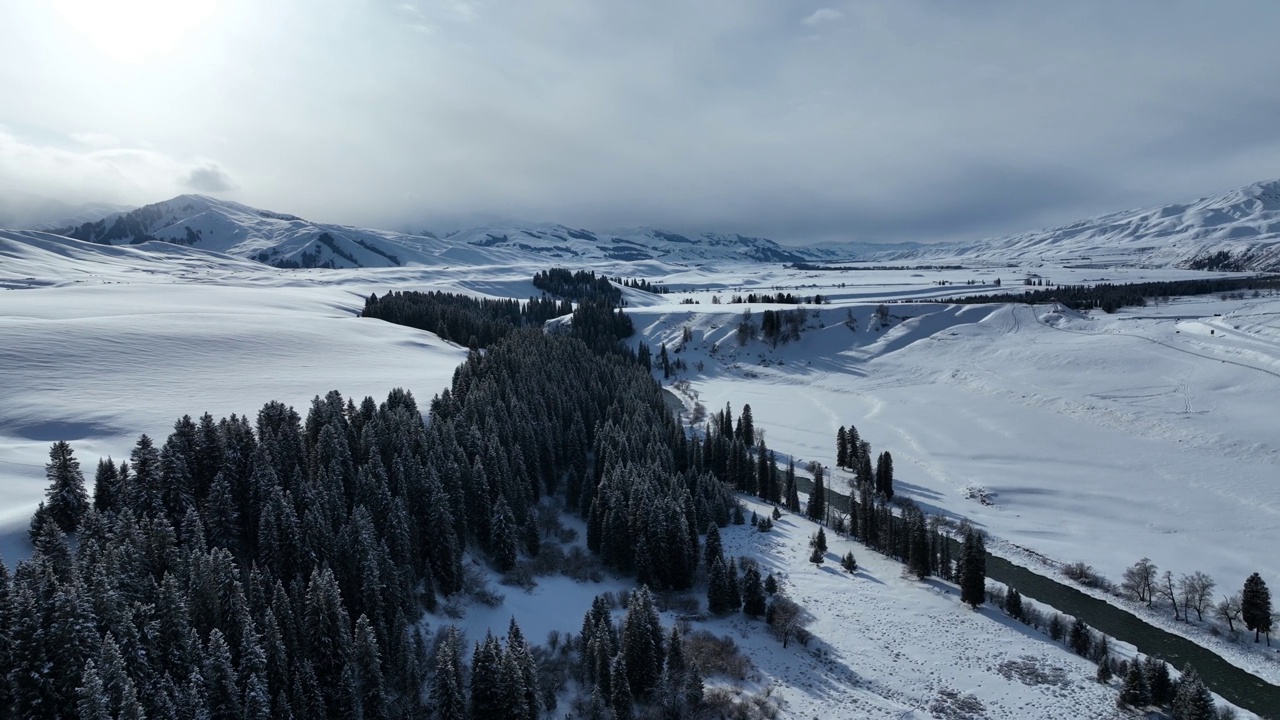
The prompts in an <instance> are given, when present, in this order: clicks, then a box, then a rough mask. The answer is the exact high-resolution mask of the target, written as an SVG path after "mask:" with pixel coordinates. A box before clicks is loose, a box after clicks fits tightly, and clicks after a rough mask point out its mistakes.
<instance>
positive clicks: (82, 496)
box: [44, 440, 89, 533]
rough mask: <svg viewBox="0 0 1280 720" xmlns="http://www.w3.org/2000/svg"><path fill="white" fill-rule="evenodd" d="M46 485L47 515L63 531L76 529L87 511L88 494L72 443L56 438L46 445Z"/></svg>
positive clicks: (68, 531) (69, 531) (67, 531)
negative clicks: (48, 445) (47, 452)
mask: <svg viewBox="0 0 1280 720" xmlns="http://www.w3.org/2000/svg"><path fill="white" fill-rule="evenodd" d="M44 472H45V477H46V478H48V480H49V487H48V489H46V490H45V498H46V500H45V508H46V509H47V510H48V512H49V517H50V518H51V519H52V520H53V522H55V523H57V524H58V527H59V528H61V529H62V532H64V533H72V532H75V531H76V529H78V528H79V527H80V521H81V520H83V519H84V515H85V513H87V512H88V511H89V493H88V491H86V490H85V487H84V474H83V473H82V472H80V461H79V460H76V456H75V452H74V451H72V449H71V445H70V444H69V443H67V442H66V441H64V440H59V441H58V442H55V443H54V444H53V447H51V448H49V464H47V465H45V468H44Z"/></svg>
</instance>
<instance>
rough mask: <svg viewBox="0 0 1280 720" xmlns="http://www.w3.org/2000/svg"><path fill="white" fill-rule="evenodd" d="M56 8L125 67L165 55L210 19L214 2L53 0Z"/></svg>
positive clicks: (90, 39) (102, 51)
mask: <svg viewBox="0 0 1280 720" xmlns="http://www.w3.org/2000/svg"><path fill="white" fill-rule="evenodd" d="M53 6H54V8H55V9H56V10H57V11H58V14H59V15H61V16H62V17H63V18H64V19H65V20H66V21H67V22H68V23H70V24H71V26H72V27H74V28H75V29H76V30H77V31H79V32H80V33H81V34H82V35H84V36H85V38H86V39H87V40H88V41H89V43H90V44H91V45H92V46H93V47H94V48H95V49H97V50H98V51H99V52H101V53H102V54H103V55H106V56H107V57H109V58H111V59H113V60H116V61H119V62H126V63H136V62H142V61H144V60H147V59H150V58H153V57H156V56H161V55H167V54H169V53H171V52H173V51H174V50H177V49H178V48H180V47H181V46H182V44H183V42H184V41H185V40H186V39H187V35H188V33H190V32H191V31H192V30H193V29H195V28H196V27H197V26H198V25H199V24H200V23H202V22H204V21H205V20H207V19H208V18H209V17H211V16H212V15H213V13H214V11H215V10H217V7H218V2H217V0H54V2H53Z"/></svg>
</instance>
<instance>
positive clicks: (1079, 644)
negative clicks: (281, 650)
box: [1067, 618, 1093, 657]
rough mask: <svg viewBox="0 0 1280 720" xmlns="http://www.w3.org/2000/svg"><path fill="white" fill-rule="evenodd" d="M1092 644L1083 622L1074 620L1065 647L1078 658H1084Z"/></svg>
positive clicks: (1077, 619)
mask: <svg viewBox="0 0 1280 720" xmlns="http://www.w3.org/2000/svg"><path fill="white" fill-rule="evenodd" d="M1092 644H1093V638H1092V637H1091V636H1090V634H1089V626H1088V625H1085V623H1084V621H1083V620H1081V619H1080V618H1076V619H1075V621H1074V622H1072V623H1071V631H1070V633H1069V634H1068V636H1067V645H1069V646H1070V647H1071V650H1072V651H1073V652H1075V654H1077V655H1079V656H1080V657H1086V656H1088V654H1089V648H1090V647H1091V646H1092Z"/></svg>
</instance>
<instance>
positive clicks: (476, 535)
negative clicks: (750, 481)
mask: <svg viewBox="0 0 1280 720" xmlns="http://www.w3.org/2000/svg"><path fill="white" fill-rule="evenodd" d="M468 332H470V330H468ZM615 342H616V340H615ZM426 415H427V417H426V420H425V421H424V419H423V414H422V412H421V409H420V408H419V407H418V405H417V403H416V401H415V399H414V397H413V396H412V395H411V394H409V393H408V392H406V391H403V390H394V391H392V392H391V393H390V394H389V395H388V397H387V398H386V400H385V401H383V402H381V403H376V402H375V401H374V400H372V399H370V398H366V399H364V400H363V401H362V402H360V403H356V402H354V401H353V400H350V399H345V398H343V397H342V396H341V395H340V394H338V393H337V392H330V393H329V394H327V395H325V396H324V397H316V398H315V399H314V400H313V402H312V405H311V407H310V409H309V411H308V412H307V414H306V417H305V418H304V417H302V416H301V415H299V414H298V413H297V412H295V411H294V410H293V409H292V408H289V407H286V406H284V405H282V404H280V403H277V402H271V403H268V404H266V405H264V406H263V407H262V409H261V410H260V411H259V412H258V413H257V416H256V417H253V418H250V417H248V416H236V415H233V416H231V417H227V418H222V419H215V418H213V417H211V416H209V415H207V414H206V415H204V416H202V417H201V418H199V419H198V420H193V419H192V418H190V417H186V416H184V417H183V418H181V419H180V420H178V421H177V422H176V423H175V425H174V427H173V430H172V433H171V434H169V435H168V437H167V438H165V439H164V440H163V441H153V440H152V439H151V438H150V437H148V436H147V435H143V436H141V437H140V438H139V439H138V442H137V444H136V446H135V447H134V449H133V451H132V453H131V455H130V457H129V458H128V459H127V460H125V461H121V462H114V461H113V460H111V459H106V460H103V461H101V462H100V463H99V465H98V467H97V470H96V484H95V487H94V490H93V495H92V498H90V497H89V496H88V494H87V493H86V492H85V489H84V488H85V485H84V481H83V477H82V472H81V470H80V468H79V461H78V460H77V459H76V458H75V456H74V453H73V452H72V451H71V449H70V447H69V446H68V445H67V444H65V443H58V444H55V446H54V448H53V449H52V450H51V455H50V463H49V466H48V473H49V477H50V488H49V493H48V500H47V502H46V503H45V504H44V505H42V507H41V509H40V510H39V511H38V512H37V513H36V516H35V517H34V518H33V521H32V526H31V536H32V541H33V545H34V551H33V554H32V556H31V558H30V559H28V560H25V561H23V562H21V563H19V564H18V566H17V568H16V570H15V571H14V572H13V574H12V577H10V575H9V574H8V572H7V570H4V569H3V565H0V679H3V684H2V685H0V707H3V708H6V709H7V710H6V712H3V713H0V714H2V715H4V716H5V717H23V718H76V717H79V718H117V717H119V718H125V717H127V718H143V717H150V718H168V717H184V718H202V717H208V718H218V719H222V718H231V719H237V720H238V719H240V718H246V719H247V718H268V717H271V718H289V717H297V718H321V717H334V718H337V717H342V718H351V717H365V718H384V717H385V718H399V717H424V716H426V715H427V713H428V712H429V711H431V710H434V711H435V712H436V714H437V715H439V716H440V717H463V716H464V715H463V714H458V713H455V712H454V710H453V709H456V708H463V709H465V707H464V705H462V704H459V703H464V702H470V701H469V700H467V699H466V697H467V693H464V692H463V691H462V690H461V685H460V684H459V682H460V680H459V678H460V677H461V664H460V662H461V661H458V663H455V664H450V663H451V662H452V661H451V660H449V657H452V656H453V655H460V652H461V649H460V648H457V647H453V648H449V647H448V646H447V645H448V644H447V642H445V641H440V640H437V641H436V642H429V641H428V639H427V638H426V636H425V635H424V634H423V633H422V632H421V631H420V630H418V629H417V628H418V624H417V621H418V620H419V618H420V617H421V616H422V614H423V612H424V611H429V610H432V609H435V608H436V607H437V604H438V603H440V602H441V600H442V599H444V598H448V597H450V596H452V595H455V594H457V593H459V592H460V591H461V590H462V589H463V585H464V573H465V572H466V569H465V568H464V552H465V551H467V550H470V552H471V554H472V555H474V556H477V557H480V558H482V559H484V560H486V561H487V562H488V563H489V564H490V565H491V567H493V568H494V569H495V570H498V571H503V570H507V569H509V568H510V567H511V566H512V565H513V564H515V563H516V562H517V561H519V560H520V559H521V558H529V557H532V556H536V555H537V554H538V553H539V550H540V543H541V533H540V530H539V524H538V518H539V513H540V512H542V511H543V507H544V506H543V505H540V502H541V501H542V500H543V499H544V498H547V497H548V496H556V497H558V498H560V499H561V501H562V502H563V503H564V504H565V505H567V506H568V507H569V508H570V509H572V510H574V511H576V512H578V513H580V514H581V515H582V516H583V517H584V518H586V519H587V521H588V528H589V530H588V538H587V541H588V545H589V547H590V548H591V549H592V550H595V551H596V552H598V554H599V556H600V558H601V560H602V562H603V563H604V564H605V565H606V566H608V567H610V568H613V569H615V570H616V571H619V572H622V573H626V574H634V575H635V576H637V578H638V579H640V581H641V582H643V583H645V584H647V585H649V586H650V587H652V588H654V589H655V590H662V589H682V588H688V587H689V586H690V585H691V584H692V582H693V577H694V571H695V568H696V566H697V564H698V561H699V558H700V552H699V530H702V531H705V529H706V528H707V527H708V526H715V525H721V526H722V525H724V524H726V523H728V522H729V519H730V512H731V508H732V507H733V505H734V501H733V498H732V494H731V493H730V491H729V490H728V489H727V488H726V487H725V485H724V484H723V483H722V482H721V481H720V479H719V478H721V477H724V474H725V467H724V465H723V462H721V463H712V464H708V463H707V462H706V459H707V458H716V457H725V456H727V453H726V452H719V453H717V452H709V451H708V450H706V449H704V444H703V443H702V442H700V441H698V440H696V439H688V438H687V437H686V435H685V433H684V431H683V430H682V428H681V427H680V425H679V424H678V423H677V421H676V420H675V418H674V417H672V415H671V413H670V412H669V411H668V410H667V409H666V408H665V406H664V402H663V397H662V394H661V390H660V388H659V387H658V385H657V384H656V383H655V382H654V381H653V380H652V378H651V377H650V376H649V374H648V373H647V372H646V371H645V370H644V369H643V368H642V367H641V366H640V365H639V364H638V363H636V362H635V360H634V359H632V358H630V357H629V356H628V355H627V354H626V353H599V352H593V351H592V350H591V349H589V348H588V346H587V345H586V344H584V343H583V342H582V341H580V340H578V339H576V338H574V337H566V336H559V335H549V334H543V333H542V332H539V331H534V330H519V329H511V330H508V331H507V332H506V333H505V334H504V335H502V336H501V337H500V338H498V339H496V340H495V341H493V342H492V344H490V345H489V348H488V350H487V351H486V352H484V353H483V354H481V353H480V352H476V351H473V352H472V353H471V354H470V355H469V356H468V358H467V360H466V362H464V363H463V364H462V365H461V366H459V367H458V368H457V370H456V371H455V374H454V377H453V381H452V385H451V387H450V388H449V389H447V390H445V391H443V392H442V393H440V395H438V396H437V397H436V398H434V399H433V400H432V401H431V403H430V407H429V412H427V414H426ZM69 536H70V537H71V538H73V540H71V541H69V539H68V538H69ZM636 612H637V613H641V614H643V613H646V612H647V610H646V609H645V608H644V607H638V608H637V609H636ZM518 632H519V631H518V628H514V629H513V634H512V635H510V636H509V637H508V639H507V650H504V651H501V653H499V655H500V656H502V657H506V656H507V655H512V656H513V657H515V658H516V660H513V661H511V662H515V663H516V665H517V666H518V667H517V669H519V668H520V667H523V668H524V669H523V670H521V672H517V673H516V675H519V676H520V677H522V678H524V679H511V678H509V677H507V676H506V675H502V677H504V678H507V679H506V680H503V684H502V686H501V687H496V688H481V691H480V692H481V694H482V695H483V694H484V693H486V692H499V693H501V692H508V691H510V690H511V688H512V687H516V688H518V689H520V688H522V689H520V691H519V692H520V694H521V695H523V694H525V693H526V692H527V693H529V694H531V693H533V692H534V691H533V688H532V686H531V684H532V683H534V682H535V681H536V678H534V677H532V676H531V675H530V673H534V674H536V668H535V667H534V666H533V665H532V664H530V663H527V662H525V661H524V660H522V659H521V658H523V657H524V655H525V654H527V653H525V650H523V649H522V648H523V647H524V646H523V645H522V644H521V643H522V642H523V641H522V640H520V639H519V638H518ZM513 643H514V645H513ZM624 644H625V643H624ZM441 647H445V649H444V650H441ZM513 647H514V649H512V648H513ZM490 649H493V648H490ZM450 653H452V655H450ZM442 658H444V659H442ZM432 659H434V660H432ZM517 661H518V662H517ZM655 667H657V668H658V670H661V664H660V663H659V664H658V665H657V666H655ZM627 672H630V673H632V674H635V673H637V672H639V671H638V670H635V669H631V670H629V671H627ZM646 672H647V671H646ZM450 678H452V679H453V680H459V682H453V680H450ZM644 678H645V679H644V680H643V682H642V683H640V684H639V685H635V686H632V688H631V691H632V692H633V693H637V694H640V693H646V694H647V693H648V692H650V691H651V689H652V683H651V680H652V678H650V677H649V676H648V675H645V676H644ZM474 682H475V681H474V679H473V685H472V687H471V688H470V694H471V695H472V696H474V693H475V692H476V689H475V686H474ZM495 682H496V681H495ZM442 683H443V685H442ZM454 690H457V691H458V692H457V693H455V694H456V695H457V696H456V697H455V695H451V693H453V692H454ZM620 702H621V700H620ZM517 705H518V703H517ZM512 707H515V706H514V705H513V706H512ZM520 707H522V708H525V710H524V711H523V712H522V713H519V714H511V715H504V716H508V717H518V716H527V717H533V716H535V715H536V713H537V709H536V707H534V706H530V705H529V703H525V704H524V705H520ZM459 712H461V711H459Z"/></svg>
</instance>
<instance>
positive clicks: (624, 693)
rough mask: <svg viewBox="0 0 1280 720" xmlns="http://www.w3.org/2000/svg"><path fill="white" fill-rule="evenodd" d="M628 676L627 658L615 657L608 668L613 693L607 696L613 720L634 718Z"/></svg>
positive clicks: (624, 656)
mask: <svg viewBox="0 0 1280 720" xmlns="http://www.w3.org/2000/svg"><path fill="white" fill-rule="evenodd" d="M630 674H631V671H630V666H629V665H627V656H626V655H625V654H622V655H618V656H617V657H615V658H614V659H613V664H612V665H611V666H610V668H609V675H610V677H611V678H612V681H611V683H610V684H611V685H612V686H613V687H612V690H613V692H612V693H610V695H609V706H610V707H612V708H613V718H614V720H632V718H633V717H634V716H635V715H634V705H633V700H632V694H631V687H630V684H629V683H628V682H627V677H628V676H629V675H630Z"/></svg>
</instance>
